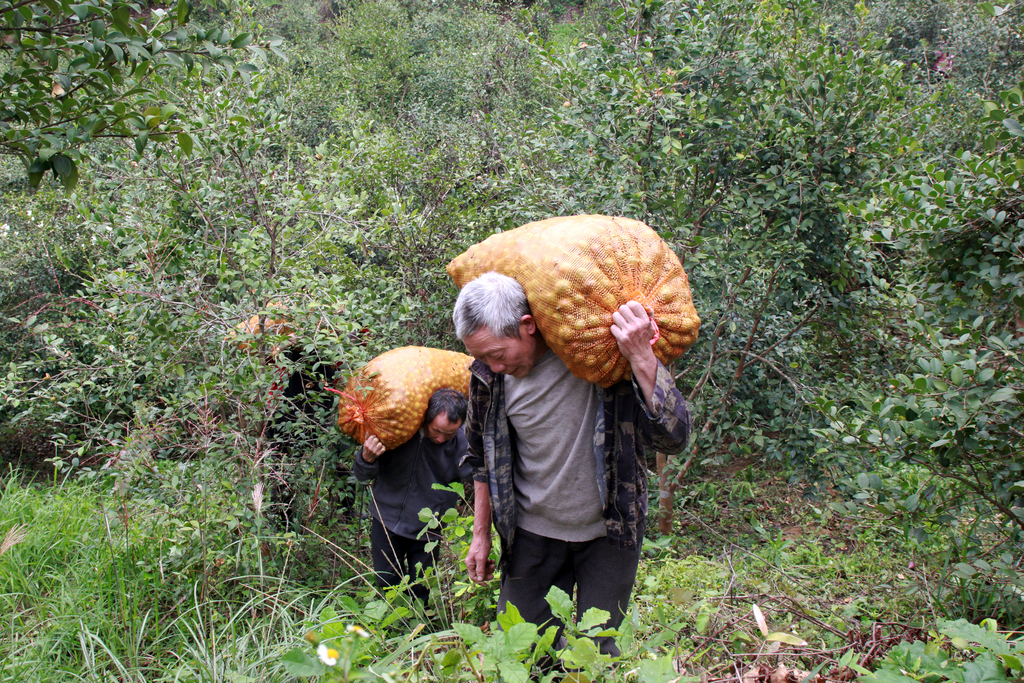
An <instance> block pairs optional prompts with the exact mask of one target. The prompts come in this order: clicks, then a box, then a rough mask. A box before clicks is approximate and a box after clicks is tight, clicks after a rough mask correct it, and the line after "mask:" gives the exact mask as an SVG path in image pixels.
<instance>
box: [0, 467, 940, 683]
mask: <svg viewBox="0 0 1024 683" xmlns="http://www.w3.org/2000/svg"><path fill="white" fill-rule="evenodd" d="M724 479H726V478H725V477H723V476H722V473H720V472H710V471H709V472H706V473H704V475H703V476H702V478H700V479H695V480H694V481H693V482H692V483H691V485H690V490H691V491H690V492H691V493H693V495H682V496H680V497H679V503H680V506H679V508H678V509H677V511H676V513H677V520H678V522H679V523H680V524H681V529H680V531H679V533H678V534H676V535H673V536H672V537H670V538H666V539H661V540H660V541H659V540H656V539H649V540H650V541H651V542H649V543H648V547H647V550H646V551H645V559H644V560H643V561H642V563H641V567H640V571H639V574H638V578H637V584H636V591H635V596H634V600H633V605H632V611H631V614H630V615H629V618H628V619H627V620H626V625H625V631H626V635H625V637H624V643H625V644H626V646H627V647H626V648H625V650H624V651H625V653H626V654H625V661H624V664H623V666H624V667H626V670H630V669H633V668H635V667H637V666H640V665H641V664H643V663H644V662H646V661H647V660H650V659H651V658H654V657H663V656H665V655H666V654H669V653H673V654H675V655H678V656H681V657H682V658H683V659H684V660H685V661H686V666H687V667H688V669H690V670H700V671H705V672H711V673H712V674H713V673H714V672H715V671H718V670H719V669H722V667H726V668H728V666H732V665H737V666H738V665H741V664H743V663H745V662H747V661H749V659H750V657H752V656H753V654H756V653H757V652H758V651H760V650H761V649H763V648H765V647H766V645H767V643H766V641H765V640H764V638H763V635H762V634H761V633H760V630H759V628H758V626H757V624H756V622H755V620H754V618H753V613H752V607H751V606H752V605H755V604H756V605H758V606H759V608H760V609H761V610H762V612H763V613H764V615H765V618H766V620H767V622H768V624H769V625H770V627H771V629H772V630H773V631H774V630H777V631H784V632H787V633H793V634H796V635H797V636H799V637H800V638H802V639H803V640H805V641H807V642H808V646H807V647H806V648H803V649H801V648H789V650H783V652H782V653H781V654H785V655H786V656H785V657H784V660H785V661H787V662H789V664H790V665H791V666H796V667H798V668H803V669H805V670H810V669H811V668H813V667H814V666H816V665H817V664H820V663H822V662H823V661H825V660H826V659H828V657H825V656H824V655H820V654H814V653H817V652H825V651H829V652H833V653H835V652H839V651H843V650H844V648H847V649H848V648H851V647H854V645H853V644H851V642H849V639H848V638H847V636H846V634H848V633H849V632H851V631H854V632H856V631H859V630H861V629H868V628H869V627H870V625H871V624H873V623H875V622H879V621H884V622H894V623H895V622H902V623H911V622H931V621H932V619H933V616H934V615H932V614H931V613H930V612H929V606H928V603H927V600H926V599H925V597H924V594H923V592H922V591H921V590H920V588H921V582H922V579H923V578H924V577H927V576H930V577H931V579H932V580H934V577H935V575H936V572H937V570H938V567H934V566H926V567H924V568H920V567H918V568H917V569H916V570H915V571H910V570H909V569H908V562H909V561H910V559H911V558H912V557H913V556H912V555H911V552H910V550H909V549H908V547H907V546H906V544H905V543H904V542H903V540H902V535H901V533H899V531H898V530H897V529H896V528H894V527H893V526H891V525H890V524H889V523H888V522H887V521H886V520H885V519H884V518H882V517H880V516H878V515H874V516H873V515H870V514H865V515H859V516H844V515H840V514H837V513H835V512H833V511H832V510H831V508H829V506H828V501H808V500H806V499H804V498H803V497H802V496H801V490H800V489H799V488H798V487H791V486H788V485H787V484H785V483H784V479H783V477H782V476H780V475H778V474H774V475H773V474H771V473H762V474H758V475H756V476H747V477H745V478H743V479H742V481H744V482H745V483H746V484H747V485H745V486H742V487H736V486H730V485H728V483H725V484H710V483H709V482H722V481H723V480H724ZM136 483H137V482H136ZM156 485H157V484H156V483H154V486H156ZM698 489H699V490H698ZM225 490H226V491H227V490H228V489H225ZM0 491H2V497H0V519H2V520H4V526H3V527H0V538H2V535H3V534H7V533H8V531H9V530H10V529H12V528H14V527H16V526H20V525H24V527H22V528H23V529H24V533H25V535H24V538H23V539H22V540H21V541H20V542H18V543H16V544H14V545H12V546H10V547H9V549H8V550H7V551H6V552H5V553H4V554H3V555H2V556H0V614H3V615H4V622H3V625H2V629H3V630H2V632H0V661H3V662H4V664H3V665H0V681H68V680H71V681H74V680H81V681H93V680H111V681H175V680H180V681H210V682H211V683H212V682H213V681H246V682H248V681H286V680H294V679H293V678H292V677H290V676H289V675H288V674H287V673H286V672H285V671H284V669H283V668H282V657H283V655H284V653H285V652H286V651H288V650H290V649H291V648H293V647H295V646H296V645H299V646H302V645H303V643H302V640H301V638H302V636H303V634H304V633H306V632H307V631H309V630H315V629H317V628H318V627H319V626H320V615H321V613H322V612H323V611H324V609H325V608H327V607H330V608H331V610H330V611H329V612H328V614H330V615H340V616H337V618H339V619H342V620H343V621H345V622H346V623H357V624H361V625H364V626H365V627H366V628H368V629H369V630H370V631H372V632H373V633H374V635H375V638H376V639H375V641H374V642H375V646H374V648H372V653H373V658H375V661H389V662H390V663H391V665H393V666H400V665H401V662H402V661H404V660H403V659H402V657H403V656H404V655H402V654H401V653H404V652H406V651H407V650H408V649H409V648H413V649H415V648H416V647H421V646H422V647H426V648H428V649H431V648H432V650H431V651H432V652H434V653H435V654H431V656H430V657H428V658H427V659H425V660H421V661H420V663H419V666H420V668H419V669H417V671H418V674H417V675H418V676H420V678H419V679H417V680H463V679H460V678H459V676H460V675H462V674H459V673H458V672H455V673H450V675H449V676H447V677H446V676H444V675H440V673H441V671H440V670H439V669H436V666H435V667H434V668H431V667H426V665H425V664H424V662H429V661H433V660H436V661H438V662H440V661H442V660H443V659H444V656H443V655H444V653H445V651H446V650H447V648H449V647H451V638H453V637H454V636H453V632H452V631H451V630H450V629H451V628H452V627H453V625H454V624H455V623H457V622H460V621H467V622H471V623H475V624H476V625H477V626H486V623H487V622H488V621H489V620H490V619H492V618H493V603H494V591H493V587H490V588H488V589H484V590H480V589H473V588H470V587H469V586H468V584H467V583H466V581H465V577H464V576H463V574H464V570H463V568H462V566H461V563H460V562H459V561H458V559H457V557H456V555H457V554H458V553H459V552H460V550H461V549H462V548H463V545H464V543H465V542H466V539H467V536H466V531H467V529H468V528H469V524H470V519H469V518H468V517H462V518H460V519H459V520H457V521H454V522H453V523H451V524H449V526H448V532H449V533H448V540H447V542H446V543H447V546H446V549H445V556H444V559H443V561H442V562H441V563H440V564H439V567H438V591H437V592H435V595H434V601H433V602H432V604H431V607H430V609H429V610H428V611H427V612H423V611H420V610H417V609H415V606H413V607H414V609H409V608H408V606H407V605H406V603H405V601H404V600H403V599H402V596H401V595H400V594H392V595H380V594H379V593H378V592H377V591H376V590H375V589H374V588H373V587H372V585H371V584H370V579H371V576H370V574H369V572H368V568H367V567H366V564H365V561H366V560H367V559H368V552H367V548H366V547H365V534H364V531H365V530H364V529H362V526H363V525H365V521H361V522H355V523H350V524H348V525H345V526H339V527H337V528H335V529H333V530H332V529H326V528H322V529H319V533H316V534H314V533H312V532H311V531H308V530H307V531H306V532H305V533H304V534H302V535H301V536H299V537H297V538H292V537H287V538H286V537H283V536H275V532H273V530H272V529H270V528H268V527H267V526H266V523H265V520H262V519H261V518H260V517H259V516H258V515H257V516H256V517H255V518H254V520H251V521H250V522H249V523H248V524H240V525H238V526H234V527H232V528H231V529H228V528H227V527H226V526H225V525H224V524H222V523H220V522H219V521H218V520H220V519H222V518H223V517H222V516H220V513H219V512H218V510H221V509H230V510H233V511H234V514H236V515H237V512H238V509H239V508H238V501H237V500H235V499H234V498H233V497H232V496H230V495H227V494H225V496H223V497H222V498H217V497H216V496H211V497H210V498H209V499H195V501H194V503H193V504H192V506H191V507H189V506H182V507H181V509H179V510H177V511H175V513H174V514H169V513H168V512H167V509H166V505H165V503H160V502H159V501H160V500H161V498H160V495H156V493H157V492H150V493H152V494H153V495H148V494H147V492H146V491H145V489H144V487H141V488H137V489H136V490H134V491H133V493H132V494H131V495H130V496H127V497H126V496H124V495H123V493H122V491H121V490H119V489H118V488H117V487H116V485H115V484H114V483H113V482H112V481H108V482H106V483H103V482H102V480H99V481H98V480H95V479H91V480H90V479H74V478H69V479H68V480H66V481H64V482H57V483H54V484H53V485H50V486H44V485H39V484H28V483H27V482H26V480H23V479H21V478H19V477H17V476H16V475H11V476H9V477H8V478H7V479H6V480H5V481H4V483H3V487H2V489H0ZM204 520H205V522H204ZM193 522H195V524H193ZM197 527H200V528H201V529H202V531H203V533H201V534H200V533H198V530H197ZM183 528H184V529H187V530H190V533H182V531H181V530H182V529H183ZM460 528H461V530H462V531H461V534H462V535H458V530H459V529H460ZM172 541H173V542H172ZM175 543H177V544H179V545H177V546H176V545H175ZM179 546H180V547H179ZM918 554H919V555H920V552H919V553H918ZM918 564H919V565H920V564H922V558H920V557H918ZM246 567H257V568H259V570H258V571H256V572H251V571H249V572H246V571H239V570H244V568H246ZM236 572H237V574H236ZM926 572H927V573H926ZM317 576H321V579H320V580H319V581H318V580H317ZM329 577H345V578H338V579H337V580H340V581H342V583H341V585H334V583H333V580H331V579H330V578H329ZM332 618H333V617H332ZM420 624H423V625H424V627H423V629H422V630H421V631H420V632H419V634H418V635H417V636H416V639H410V638H409V635H410V634H411V633H412V632H413V631H414V630H415V629H416V628H417V627H418V626H419V625H420ZM307 647H308V646H307ZM786 647H789V646H786ZM787 653H788V654H787ZM832 659H835V657H832ZM437 666H440V665H439V664H438V665H437ZM424 667H425V668H424ZM442 668H443V667H442ZM723 670H724V669H723ZM466 675H468V674H466Z"/></svg>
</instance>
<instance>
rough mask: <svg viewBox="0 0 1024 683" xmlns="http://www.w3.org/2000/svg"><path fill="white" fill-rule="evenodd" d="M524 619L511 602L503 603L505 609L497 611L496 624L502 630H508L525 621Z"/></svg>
mask: <svg viewBox="0 0 1024 683" xmlns="http://www.w3.org/2000/svg"><path fill="white" fill-rule="evenodd" d="M525 622H526V619H523V617H522V615H521V614H519V608H518V607H516V606H515V605H513V604H512V603H510V602H509V603H505V611H504V612H499V613H498V625H500V626H501V630H502V631H508V630H509V629H510V628H512V627H513V626H515V625H516V624H522V623H525Z"/></svg>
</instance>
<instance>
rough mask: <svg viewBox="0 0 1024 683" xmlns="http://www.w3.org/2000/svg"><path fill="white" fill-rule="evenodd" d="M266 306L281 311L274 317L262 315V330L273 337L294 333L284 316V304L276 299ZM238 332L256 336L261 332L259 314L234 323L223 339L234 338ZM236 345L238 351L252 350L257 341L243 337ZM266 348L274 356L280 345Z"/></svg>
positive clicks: (289, 335)
mask: <svg viewBox="0 0 1024 683" xmlns="http://www.w3.org/2000/svg"><path fill="white" fill-rule="evenodd" d="M267 308H268V309H282V312H281V314H280V315H278V316H276V317H271V316H269V315H264V316H263V330H262V331H263V332H265V333H266V334H268V335H271V336H273V337H284V336H287V337H291V335H292V334H294V332H295V330H294V328H293V327H292V326H291V324H290V323H289V321H288V319H287V317H286V313H285V312H284V311H283V309H284V305H283V304H281V303H279V302H277V301H271V302H270V303H269V304H267ZM240 334H241V335H253V336H258V335H259V334H261V330H260V316H259V315H254V316H252V317H250V318H249V319H248V320H243V321H242V322H240V323H238V324H237V325H235V329H233V330H231V331H230V332H228V335H227V336H226V337H224V341H231V340H234V339H236V338H237V337H238V335H240ZM236 346H237V347H238V349H239V350H240V351H254V350H255V349H256V346H257V342H256V341H254V340H251V339H244V340H243V341H239V342H237V343H236ZM266 350H267V352H268V353H269V354H270V355H271V356H276V355H277V354H278V352H279V351H280V350H281V346H279V345H274V346H272V347H270V348H268V349H266Z"/></svg>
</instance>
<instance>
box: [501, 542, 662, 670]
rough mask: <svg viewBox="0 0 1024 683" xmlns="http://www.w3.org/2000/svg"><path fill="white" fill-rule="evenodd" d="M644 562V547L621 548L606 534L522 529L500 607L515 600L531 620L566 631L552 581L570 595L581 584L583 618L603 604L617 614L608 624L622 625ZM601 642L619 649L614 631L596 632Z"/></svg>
mask: <svg viewBox="0 0 1024 683" xmlns="http://www.w3.org/2000/svg"><path fill="white" fill-rule="evenodd" d="M638 531H639V536H638V537H639V538H643V528H642V527H641V528H640V529H639V530H638ZM639 564H640V549H639V548H637V549H634V550H620V549H619V548H616V547H615V546H613V545H610V544H609V543H608V540H607V539H606V538H604V537H603V536H602V537H601V538H596V539H594V540H592V541H584V542H580V543H575V542H570V541H559V540H556V539H553V538H545V537H544V536H538V535H537V534H533V533H530V532H529V531H526V530H525V529H516V535H515V540H514V541H513V542H512V548H511V550H510V551H509V563H508V566H507V567H506V568H505V571H504V572H503V573H502V577H501V593H500V594H499V596H498V612H504V611H505V605H506V604H508V603H512V604H513V605H515V606H516V608H517V609H518V610H519V613H520V614H521V615H522V617H523V618H524V619H525V620H526V621H528V622H530V623H533V624H537V625H541V624H544V623H548V624H551V625H555V626H558V627H559V631H558V633H559V636H561V633H562V622H561V621H559V620H558V619H556V618H555V617H554V615H552V613H551V607H550V606H549V605H548V603H547V600H545V599H544V598H545V597H546V596H547V594H548V591H549V590H550V589H551V587H552V586H558V587H559V588H561V589H562V590H563V591H565V592H566V593H567V594H569V595H570V596H571V595H572V593H573V588H574V587H575V588H576V591H577V596H576V614H577V619H578V618H580V617H582V616H583V614H584V613H586V611H587V610H588V609H590V608H591V607H597V608H599V609H603V610H605V611H606V612H608V613H609V614H611V618H610V619H609V620H608V623H607V628H618V627H619V624H621V623H622V618H623V617H624V616H625V614H626V608H627V606H628V605H629V594H630V593H631V592H632V590H633V582H634V581H635V580H636V568H637V565H639ZM542 630H543V629H542ZM556 642H557V639H556ZM595 642H597V644H598V646H599V647H600V648H601V652H603V653H605V654H609V655H612V656H614V657H617V656H618V655H619V648H618V647H617V646H616V645H615V641H614V639H613V638H612V637H611V636H602V637H599V638H596V639H595Z"/></svg>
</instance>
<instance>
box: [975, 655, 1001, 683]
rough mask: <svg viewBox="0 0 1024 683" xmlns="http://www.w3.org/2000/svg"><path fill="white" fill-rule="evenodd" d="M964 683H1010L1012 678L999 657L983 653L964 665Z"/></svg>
mask: <svg viewBox="0 0 1024 683" xmlns="http://www.w3.org/2000/svg"><path fill="white" fill-rule="evenodd" d="M964 683H1010V678H1009V677H1008V676H1007V675H1006V669H1005V668H1004V667H1003V663H1002V662H1001V661H1000V660H999V658H998V657H996V656H995V655H993V654H992V653H991V652H983V653H982V654H980V655H978V656H977V658H975V660H974V661H973V662H966V663H965V664H964Z"/></svg>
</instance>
